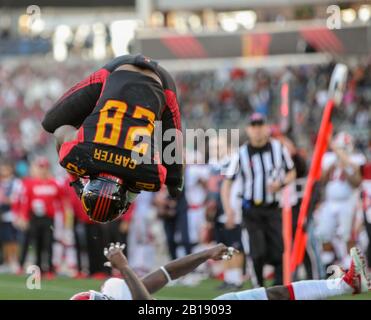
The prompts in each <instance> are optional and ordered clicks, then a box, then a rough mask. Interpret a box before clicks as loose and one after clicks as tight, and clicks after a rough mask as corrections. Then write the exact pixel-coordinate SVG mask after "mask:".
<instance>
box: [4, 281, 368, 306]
mask: <svg viewBox="0 0 371 320" xmlns="http://www.w3.org/2000/svg"><path fill="white" fill-rule="evenodd" d="M101 284H102V281H98V280H91V279H86V280H85V279H84V280H75V279H70V278H63V277H59V278H56V279H55V280H42V281H41V289H40V290H36V289H35V290H29V289H27V287H26V276H15V275H0V300H5V299H8V300H9V299H29V300H34V299H37V300H43V299H52V300H56V299H62V300H65V299H69V298H70V297H71V296H72V295H73V294H75V293H77V292H80V291H86V290H88V289H94V290H99V288H100V285H101ZM218 284H220V282H218V281H216V280H206V281H203V282H202V283H201V284H200V285H199V286H197V287H184V286H173V287H166V288H164V289H162V290H161V291H160V292H159V293H157V294H156V295H155V297H156V298H157V299H192V300H195V299H212V298H214V297H216V296H217V295H219V294H221V293H222V292H220V291H217V290H215V287H216V286H217V285H218ZM248 288H249V285H248V284H247V285H246V289H248ZM338 299H367V300H371V292H370V293H368V294H363V295H357V296H352V295H348V296H341V297H338Z"/></svg>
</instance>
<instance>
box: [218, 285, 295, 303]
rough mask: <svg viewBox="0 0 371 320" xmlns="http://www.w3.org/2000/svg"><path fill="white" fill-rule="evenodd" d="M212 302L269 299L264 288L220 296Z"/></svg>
mask: <svg viewBox="0 0 371 320" xmlns="http://www.w3.org/2000/svg"><path fill="white" fill-rule="evenodd" d="M213 300H269V298H268V295H267V290H266V289H265V288H257V289H251V290H244V291H239V292H230V293H226V294H222V295H221V296H218V297H216V298H214V299H213ZM287 300H288V299H287Z"/></svg>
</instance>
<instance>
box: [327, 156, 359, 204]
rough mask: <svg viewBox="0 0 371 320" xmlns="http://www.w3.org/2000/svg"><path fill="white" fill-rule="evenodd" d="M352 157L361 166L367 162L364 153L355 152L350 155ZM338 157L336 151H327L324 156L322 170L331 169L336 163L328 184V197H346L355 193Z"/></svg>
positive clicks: (330, 198) (332, 198)
mask: <svg viewBox="0 0 371 320" xmlns="http://www.w3.org/2000/svg"><path fill="white" fill-rule="evenodd" d="M350 159H351V161H352V162H353V163H354V164H357V165H359V166H361V165H363V164H365V163H366V158H365V156H364V155H363V154H360V153H354V154H352V155H350ZM337 164H338V158H337V156H336V154H335V153H334V152H326V153H325V154H324V155H323V158H322V170H327V169H329V168H330V167H331V166H332V165H335V169H334V171H333V172H332V173H331V175H330V179H329V181H328V183H327V185H326V191H325V192H326V199H328V200H336V199H346V198H349V197H351V196H352V195H353V191H354V190H355V189H354V188H353V186H351V184H350V183H349V182H348V181H347V180H346V178H345V172H344V169H342V168H340V167H339V166H338V165H337Z"/></svg>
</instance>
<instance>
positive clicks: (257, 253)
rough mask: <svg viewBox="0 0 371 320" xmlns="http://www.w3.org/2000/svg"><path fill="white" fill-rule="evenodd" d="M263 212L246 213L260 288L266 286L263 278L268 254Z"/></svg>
mask: <svg viewBox="0 0 371 320" xmlns="http://www.w3.org/2000/svg"><path fill="white" fill-rule="evenodd" d="M260 213H261V212H258V210H257V209H255V208H254V209H249V210H247V211H246V212H244V220H245V226H246V229H247V232H248V234H249V248H250V255H251V258H252V260H253V264H254V270H255V274H256V278H257V281H258V284H259V285H260V286H263V285H264V278H263V267H264V263H265V253H266V241H265V237H264V232H263V227H262V226H261V224H262V222H261V221H260V220H261V216H260V215H259V214H260Z"/></svg>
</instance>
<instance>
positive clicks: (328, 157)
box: [317, 152, 366, 242]
mask: <svg viewBox="0 0 371 320" xmlns="http://www.w3.org/2000/svg"><path fill="white" fill-rule="evenodd" d="M349 157H350V160H351V161H352V162H353V163H354V164H357V165H359V166H362V165H363V164H365V162H366V159H365V157H364V156H363V155H362V154H355V153H354V154H352V155H350V156H349ZM331 166H334V169H333V170H332V172H330V176H329V179H330V180H329V181H328V183H327V184H326V187H325V201H324V202H323V203H322V205H321V207H320V209H319V216H318V229H317V230H318V233H319V236H320V238H321V240H322V241H324V242H332V240H333V239H334V237H335V236H339V237H340V238H341V239H342V240H343V241H348V240H350V238H351V235H352V224H353V220H354V217H355V213H356V208H357V204H358V200H359V188H354V187H353V186H352V185H351V184H350V183H349V182H348V181H347V180H346V177H345V172H344V170H352V169H351V168H346V169H343V168H341V167H340V166H339V165H338V159H337V156H336V154H335V153H334V152H327V153H325V154H324V157H323V159H322V170H328V169H329V168H331ZM349 173H350V174H351V172H349Z"/></svg>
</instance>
